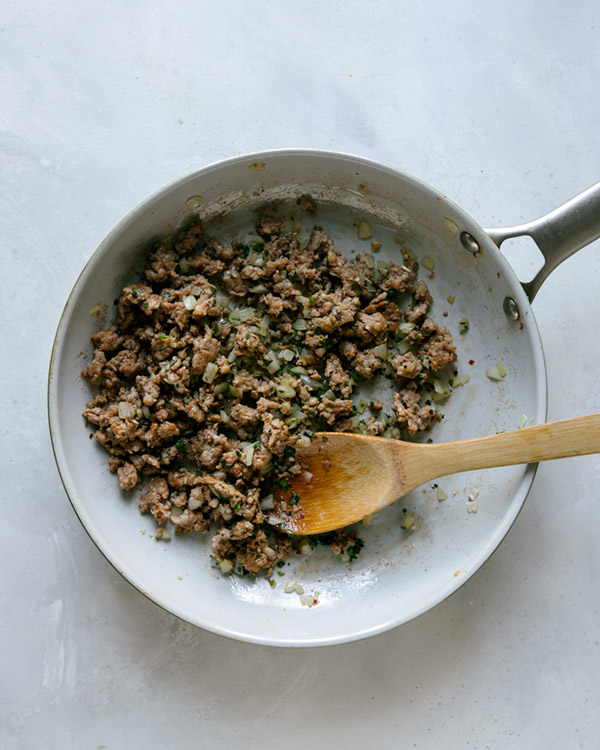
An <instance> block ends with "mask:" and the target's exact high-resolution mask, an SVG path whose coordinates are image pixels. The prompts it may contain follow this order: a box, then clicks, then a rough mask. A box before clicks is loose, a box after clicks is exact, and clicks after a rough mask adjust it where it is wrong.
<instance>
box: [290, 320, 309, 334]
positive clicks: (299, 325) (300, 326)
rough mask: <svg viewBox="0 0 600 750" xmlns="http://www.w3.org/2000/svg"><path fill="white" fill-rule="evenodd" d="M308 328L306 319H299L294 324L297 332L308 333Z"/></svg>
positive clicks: (293, 326)
mask: <svg viewBox="0 0 600 750" xmlns="http://www.w3.org/2000/svg"><path fill="white" fill-rule="evenodd" d="M307 327H308V326H307V324H306V321H305V320H304V318H298V320H295V321H294V322H293V323H292V328H293V329H294V330H295V331H306V329H307Z"/></svg>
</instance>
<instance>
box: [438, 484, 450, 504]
mask: <svg viewBox="0 0 600 750" xmlns="http://www.w3.org/2000/svg"><path fill="white" fill-rule="evenodd" d="M437 499H438V500H439V501H440V502H442V501H443V500H447V499H448V495H447V494H446V493H445V492H444V490H443V489H442V488H441V487H438V488H437Z"/></svg>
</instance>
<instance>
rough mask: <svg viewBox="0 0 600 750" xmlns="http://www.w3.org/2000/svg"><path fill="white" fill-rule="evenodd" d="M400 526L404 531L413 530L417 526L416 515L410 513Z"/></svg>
mask: <svg viewBox="0 0 600 750" xmlns="http://www.w3.org/2000/svg"><path fill="white" fill-rule="evenodd" d="M400 525H401V526H402V528H403V529H412V527H413V526H414V525H415V516H414V513H409V514H408V515H407V516H406V518H405V519H404V521H402V523H401V524H400Z"/></svg>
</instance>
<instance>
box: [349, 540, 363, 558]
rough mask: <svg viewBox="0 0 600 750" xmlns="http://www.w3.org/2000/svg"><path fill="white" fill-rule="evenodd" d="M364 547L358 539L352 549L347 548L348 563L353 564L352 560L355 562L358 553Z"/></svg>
mask: <svg viewBox="0 0 600 750" xmlns="http://www.w3.org/2000/svg"><path fill="white" fill-rule="evenodd" d="M364 546H365V543H364V542H363V540H362V539H360V538H359V539H357V540H356V541H355V542H354V544H353V545H352V547H348V548H347V550H346V552H347V554H348V562H353V561H354V560H356V558H357V556H358V554H359V552H360V551H361V549H362V548H363V547H364Z"/></svg>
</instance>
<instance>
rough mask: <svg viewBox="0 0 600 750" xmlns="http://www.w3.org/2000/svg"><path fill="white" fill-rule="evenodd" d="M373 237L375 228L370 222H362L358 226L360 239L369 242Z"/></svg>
mask: <svg viewBox="0 0 600 750" xmlns="http://www.w3.org/2000/svg"><path fill="white" fill-rule="evenodd" d="M372 236H373V227H372V226H371V224H370V223H369V222H368V221H361V222H360V224H359V225H358V239H359V240H368V239H369V237H372Z"/></svg>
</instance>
